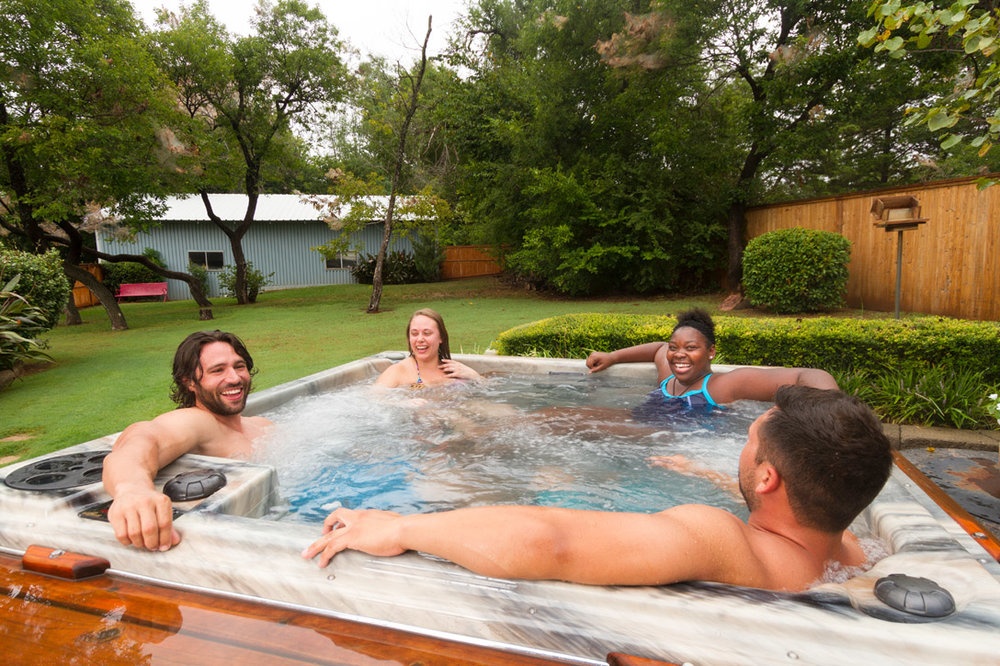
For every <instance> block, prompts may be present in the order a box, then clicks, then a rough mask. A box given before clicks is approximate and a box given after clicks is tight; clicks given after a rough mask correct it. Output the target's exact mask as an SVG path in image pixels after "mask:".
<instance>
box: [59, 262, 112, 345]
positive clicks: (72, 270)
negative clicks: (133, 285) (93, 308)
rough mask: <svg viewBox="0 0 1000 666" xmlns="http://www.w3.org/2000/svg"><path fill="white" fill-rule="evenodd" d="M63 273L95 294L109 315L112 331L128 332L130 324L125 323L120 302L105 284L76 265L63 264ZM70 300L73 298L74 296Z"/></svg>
mask: <svg viewBox="0 0 1000 666" xmlns="http://www.w3.org/2000/svg"><path fill="white" fill-rule="evenodd" d="M63 272H64V273H65V274H66V275H67V276H68V277H69V279H70V280H75V281H77V282H82V283H83V284H84V286H86V287H87V288H88V289H90V290H91V291H92V292H94V294H95V295H96V296H97V300H99V301H100V302H101V305H103V306H104V310H105V312H107V313H108V319H109V320H110V321H111V330H113V331H127V330H128V322H127V321H125V315H124V314H123V313H122V309H121V307H119V305H118V301H117V300H115V296H114V294H112V293H111V290H110V289H108V288H107V287H105V286H104V283H103V282H100V281H99V280H98V279H97V278H96V277H94V276H93V275H91V273H90V271H85V270H84V269H82V268H80V267H79V266H77V265H76V264H71V263H63ZM70 298H72V296H71V297H70Z"/></svg>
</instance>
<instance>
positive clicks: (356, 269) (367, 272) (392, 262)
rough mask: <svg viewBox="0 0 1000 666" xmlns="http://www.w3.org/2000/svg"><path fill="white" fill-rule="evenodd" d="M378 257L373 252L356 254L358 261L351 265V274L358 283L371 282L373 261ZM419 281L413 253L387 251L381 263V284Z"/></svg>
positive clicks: (373, 274)
mask: <svg viewBox="0 0 1000 666" xmlns="http://www.w3.org/2000/svg"><path fill="white" fill-rule="evenodd" d="M377 259H378V256H377V255H374V254H361V255H359V256H358V263H357V264H355V265H354V266H352V267H351V275H353V276H354V279H355V280H357V281H358V283H359V284H372V282H373V281H374V279H375V262H376V260H377ZM415 282H420V275H419V274H418V273H417V264H416V262H415V261H414V260H413V255H410V254H407V253H406V252H403V251H401V250H394V251H392V252H387V253H386V255H385V262H384V263H383V264H382V284H413V283H415Z"/></svg>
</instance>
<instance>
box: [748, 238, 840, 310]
mask: <svg viewBox="0 0 1000 666" xmlns="http://www.w3.org/2000/svg"><path fill="white" fill-rule="evenodd" d="M850 258H851V242H850V241H849V240H847V239H846V238H844V237H843V236H841V235H840V234H835V233H833V232H830V231H819V230H815V229H802V228H798V227H796V228H793V229H778V230H776V231H770V232H768V233H766V234H762V235H760V236H758V237H756V238H754V239H753V240H751V241H750V242H749V243H747V247H746V250H745V251H744V252H743V287H744V289H745V291H746V296H747V299H748V300H749V301H750V302H751V303H753V304H754V305H757V306H760V307H764V308H767V309H769V310H771V311H773V312H777V313H779V314H790V313H793V312H823V311H828V310H833V309H835V308H839V307H843V305H844V297H845V296H846V294H847V277H848V272H847V264H848V262H849V261H850Z"/></svg>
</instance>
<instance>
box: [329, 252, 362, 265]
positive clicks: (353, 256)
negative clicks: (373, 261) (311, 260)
mask: <svg viewBox="0 0 1000 666" xmlns="http://www.w3.org/2000/svg"><path fill="white" fill-rule="evenodd" d="M357 265H358V253H357V252H341V253H339V254H338V255H337V256H336V257H332V258H330V259H327V260H326V267H327V268H328V269H336V268H353V267H355V266H357Z"/></svg>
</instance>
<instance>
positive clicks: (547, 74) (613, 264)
mask: <svg viewBox="0 0 1000 666" xmlns="http://www.w3.org/2000/svg"><path fill="white" fill-rule="evenodd" d="M646 6H647V5H646V3H643V2H635V1H627V0H622V1H619V2H602V3H577V2H541V1H538V2H534V1H532V2H516V3H515V2H500V1H498V0H483V1H481V2H479V3H478V4H477V5H476V6H475V7H473V8H471V10H470V14H469V17H468V20H467V22H466V25H465V26H464V33H465V36H466V40H465V42H464V44H463V45H462V49H461V51H460V52H459V54H458V56H459V58H458V59H457V61H456V62H457V64H459V65H461V66H462V67H464V68H465V69H468V70H470V71H471V72H472V73H471V75H470V76H467V77H464V78H463V80H462V81H461V82H460V83H458V84H456V85H455V86H454V90H452V91H451V92H450V94H449V101H448V102H447V104H448V105H449V107H450V108H452V109H454V110H455V111H454V113H453V117H454V118H455V119H456V120H455V121H454V122H453V123H452V126H451V127H450V128H449V131H450V132H451V133H452V137H453V140H452V144H453V145H454V146H455V147H456V152H457V154H458V156H459V164H460V166H459V183H458V189H459V191H460V192H461V193H462V200H461V210H460V211H459V213H460V214H463V215H464V216H465V217H466V219H468V220H470V221H471V222H470V223H471V225H473V227H472V229H471V230H470V236H472V238H473V239H475V240H477V241H479V242H485V243H490V244H493V245H495V246H497V247H506V248H509V251H508V252H509V253H508V254H507V255H506V258H507V263H508V266H510V267H511V268H512V269H513V270H514V271H516V272H517V274H518V275H519V276H520V277H521V278H522V279H524V280H526V281H528V282H530V283H532V284H534V285H537V286H539V287H543V288H551V289H554V290H557V291H561V292H564V293H571V294H585V293H598V292H609V291H629V292H637V293H648V292H653V291H672V290H678V289H682V288H696V287H697V286H698V285H700V284H701V282H702V280H704V279H705V278H706V276H708V275H710V274H712V273H713V272H714V271H715V269H716V268H717V266H718V264H719V261H720V260H721V258H722V255H721V253H720V252H719V250H718V245H719V244H718V241H719V239H720V238H721V234H722V233H724V227H723V226H722V224H721V222H720V216H721V214H722V211H719V210H717V209H716V197H715V193H716V191H717V189H719V188H721V189H723V190H725V189H727V188H728V183H727V180H726V179H724V178H720V175H721V174H723V173H725V170H726V169H728V168H729V167H728V166H727V165H728V163H730V162H731V159H729V158H730V156H731V149H730V148H728V147H727V143H729V142H731V141H732V140H733V137H732V136H730V134H729V132H728V130H727V129H726V126H725V123H724V120H725V119H724V116H723V115H722V114H721V113H720V111H721V110H722V109H721V107H720V106H715V107H703V106H701V105H699V104H698V100H700V99H701V98H702V97H703V96H704V95H705V94H706V87H705V85H704V84H703V77H702V76H700V75H698V76H694V75H677V72H678V71H679V70H678V69H676V68H674V69H670V68H666V67H662V66H656V67H651V66H650V64H651V63H658V62H659V61H661V60H664V58H663V57H662V56H658V57H655V58H650V59H648V60H647V59H646V58H644V57H636V58H621V59H616V58H615V55H614V51H615V47H614V45H612V44H609V41H610V38H612V36H613V35H615V34H617V33H626V32H630V31H635V32H636V33H641V32H643V30H644V29H645V27H644V25H643V23H642V19H641V18H640V17H639V15H638V12H639V11H641V10H642V9H644V8H646ZM628 21H633V22H632V23H628ZM691 32H692V33H694V32H696V30H694V29H692V30H691ZM686 35H687V33H685V36H684V38H683V39H677V40H676V41H675V43H676V44H677V48H676V50H675V53H674V54H672V55H670V56H668V57H667V58H666V60H667V61H669V62H671V63H673V64H676V65H677V66H678V67H679V64H680V63H681V62H684V63H690V67H691V69H690V70H687V71H688V72H695V71H698V69H697V57H696V56H697V52H696V51H694V50H693V49H692V46H693V44H694V42H693V41H692V40H690V39H688V38H687V37H686ZM643 55H644V54H643ZM612 62H613V63H614V64H612Z"/></svg>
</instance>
